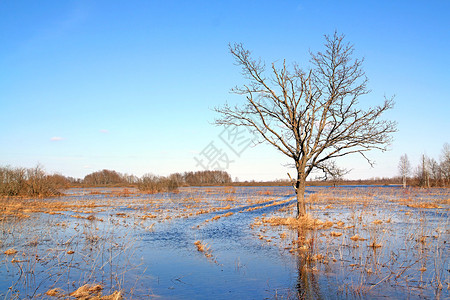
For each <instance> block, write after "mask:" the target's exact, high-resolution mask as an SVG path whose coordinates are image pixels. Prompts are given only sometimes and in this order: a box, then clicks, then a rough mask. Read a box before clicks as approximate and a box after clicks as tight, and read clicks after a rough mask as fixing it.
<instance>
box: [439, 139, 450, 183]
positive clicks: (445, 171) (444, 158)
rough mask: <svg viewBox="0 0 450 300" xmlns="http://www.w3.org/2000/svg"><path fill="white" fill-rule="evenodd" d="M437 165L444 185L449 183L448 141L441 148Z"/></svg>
mask: <svg viewBox="0 0 450 300" xmlns="http://www.w3.org/2000/svg"><path fill="white" fill-rule="evenodd" d="M439 165H440V169H441V172H442V179H443V181H444V185H448V184H449V183H450V145H449V144H448V143H445V144H444V147H443V148H442V153H441V157H440V162H439Z"/></svg>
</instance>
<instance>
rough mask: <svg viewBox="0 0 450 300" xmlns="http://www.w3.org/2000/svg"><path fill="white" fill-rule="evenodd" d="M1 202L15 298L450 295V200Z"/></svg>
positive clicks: (230, 190) (85, 194) (269, 191)
mask: <svg viewBox="0 0 450 300" xmlns="http://www.w3.org/2000/svg"><path fill="white" fill-rule="evenodd" d="M65 194H66V196H64V197H58V198H50V199H35V200H33V199H32V200H5V199H3V200H0V201H1V202H2V205H1V211H0V250H1V254H0V297H1V298H4V299H30V298H39V299H42V298H43V299H58V298H62V299H77V298H78V299H122V298H124V299H148V298H160V299H211V298H214V299H229V298H236V299H305V298H306V299H320V298H343V299H347V298H356V299H358V298H362V297H364V298H366V297H370V298H373V297H375V298H376V297H380V298H384V297H390V298H407V297H409V298H412V299H415V298H441V299H447V298H449V296H450V293H449V288H450V266H449V263H450V260H449V250H450V245H449V243H450V240H449V236H450V226H449V208H450V190H449V189H402V188H400V187H370V186H365V187H339V188H330V187H308V188H307V200H308V202H307V209H308V212H309V214H308V216H306V217H304V218H302V219H300V220H297V219H295V195H294V194H293V191H292V188H289V187H202V188H196V187H192V188H182V189H180V191H179V192H178V193H164V194H152V195H151V194H142V193H140V192H138V191H135V190H133V189H121V188H114V189H108V188H104V189H103V188H97V189H70V190H67V191H65Z"/></svg>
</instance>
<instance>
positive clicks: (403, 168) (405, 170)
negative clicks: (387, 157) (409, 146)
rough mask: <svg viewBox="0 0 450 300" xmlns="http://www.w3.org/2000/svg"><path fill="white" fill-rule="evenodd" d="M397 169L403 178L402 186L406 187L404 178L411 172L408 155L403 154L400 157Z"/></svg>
mask: <svg viewBox="0 0 450 300" xmlns="http://www.w3.org/2000/svg"><path fill="white" fill-rule="evenodd" d="M398 171H399V173H400V176H401V177H402V180H403V188H406V178H407V177H408V176H409V174H410V173H411V163H410V162H409V159H408V155H406V154H403V155H402V156H401V157H400V162H399V163H398Z"/></svg>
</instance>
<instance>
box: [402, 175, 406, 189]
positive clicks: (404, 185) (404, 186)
mask: <svg viewBox="0 0 450 300" xmlns="http://www.w3.org/2000/svg"><path fill="white" fill-rule="evenodd" d="M403 188H406V176H403Z"/></svg>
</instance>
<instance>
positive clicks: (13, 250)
mask: <svg viewBox="0 0 450 300" xmlns="http://www.w3.org/2000/svg"><path fill="white" fill-rule="evenodd" d="M4 253H5V254H6V255H14V254H16V253H17V250H16V249H14V248H11V249H8V250H6V251H5V252H4Z"/></svg>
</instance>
